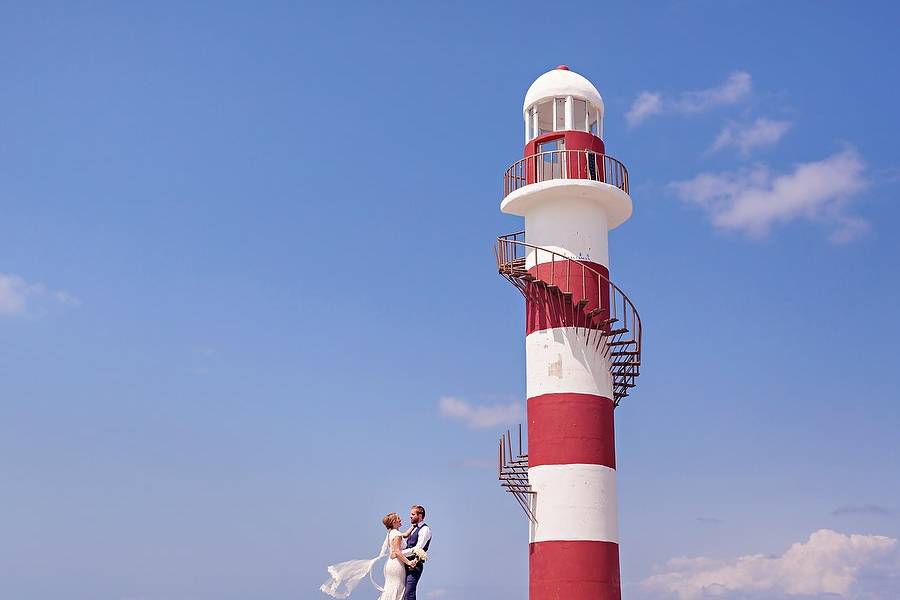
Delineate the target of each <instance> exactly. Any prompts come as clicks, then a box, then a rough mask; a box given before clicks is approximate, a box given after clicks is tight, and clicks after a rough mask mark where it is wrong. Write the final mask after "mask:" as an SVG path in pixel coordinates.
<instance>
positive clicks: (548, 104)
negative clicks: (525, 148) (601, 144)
mask: <svg viewBox="0 0 900 600" xmlns="http://www.w3.org/2000/svg"><path fill="white" fill-rule="evenodd" d="M525 114H526V119H525V139H526V140H527V141H530V140H533V139H534V138H536V137H538V136H541V135H546V134H548V133H553V132H556V131H566V123H567V122H568V123H571V130H572V131H586V132H589V133H591V134H593V135H595V136H597V137H602V135H603V121H602V119H603V117H602V113H601V111H600V108H599V107H597V106H594V105H593V104H590V103H589V102H588V101H587V100H582V99H581V98H574V97H572V96H569V97H568V98H565V97H555V98H547V99H545V100H541V101H540V102H538V103H536V104H534V105H533V106H531V107H530V108H529V109H528V110H527V111H526V113H525Z"/></svg>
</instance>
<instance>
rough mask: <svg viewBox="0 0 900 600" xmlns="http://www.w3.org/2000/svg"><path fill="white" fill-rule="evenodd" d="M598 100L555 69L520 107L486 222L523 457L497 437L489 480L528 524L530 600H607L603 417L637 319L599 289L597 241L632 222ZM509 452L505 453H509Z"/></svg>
mask: <svg viewBox="0 0 900 600" xmlns="http://www.w3.org/2000/svg"><path fill="white" fill-rule="evenodd" d="M603 110H604V107H603V99H602V98H601V97H600V93H599V92H598V91H597V89H596V88H595V87H594V86H593V85H592V84H591V82H589V81H588V80H587V79H585V78H584V77H582V76H581V75H579V74H577V73H575V72H573V71H571V70H569V68H568V67H566V66H559V67H557V68H556V69H554V70H552V71H550V72H548V73H544V74H543V75H541V76H540V77H538V79H537V80H536V81H535V82H534V83H533V84H532V85H531V87H530V88H529V89H528V92H527V94H526V95H525V105H524V112H523V115H524V120H525V152H524V158H523V159H522V160H520V161H518V162H516V163H515V164H513V165H512V166H511V167H510V168H509V169H508V170H507V172H506V174H505V178H504V198H503V201H502V203H501V205H500V209H501V210H502V211H503V212H505V213H508V214H511V215H517V216H522V217H524V218H525V230H524V231H523V232H518V233H514V234H509V235H505V236H502V237H500V238H498V241H497V260H498V268H499V271H500V273H501V274H502V275H503V276H504V277H506V278H507V279H508V280H509V281H511V282H512V283H513V284H514V285H515V286H516V287H517V288H518V289H519V290H520V291H521V292H522V293H523V295H524V296H525V302H526V324H525V325H526V327H525V332H526V337H525V349H526V372H527V385H526V387H527V396H528V405H527V418H528V426H527V452H526V451H525V450H524V449H523V443H522V440H521V433H520V440H519V442H518V448H515V446H516V443H515V442H514V440H513V436H512V435H510V434H509V433H507V434H506V435H505V436H504V438H503V440H502V441H501V446H500V450H499V453H500V479H501V481H502V483H503V485H504V486H505V487H506V488H507V490H508V491H510V492H512V493H513V494H514V495H515V496H516V499H517V500H518V501H519V503H520V505H521V506H522V508H523V509H524V510H525V512H526V514H527V515H528V517H529V519H530V522H531V524H530V535H529V542H530V544H529V567H530V582H529V589H530V600H559V599H566V600H601V599H602V600H607V599H609V600H612V599H616V600H618V599H619V598H621V589H620V583H619V531H618V509H617V501H616V453H615V434H614V426H613V414H614V409H615V408H616V406H618V404H619V401H620V400H621V399H622V398H624V397H625V396H627V395H628V392H629V390H630V389H631V388H632V387H634V383H635V378H636V377H637V375H638V374H639V368H640V352H641V327H640V318H639V316H638V313H637V311H636V310H635V308H634V305H633V304H632V303H631V301H630V300H629V299H628V297H627V296H626V295H625V294H624V293H623V292H622V291H621V290H620V289H619V288H618V287H617V286H615V285H614V284H613V283H612V282H611V281H610V279H609V253H608V246H607V240H608V232H609V230H611V229H613V228H615V227H618V226H619V225H621V224H622V223H624V222H625V221H626V220H627V219H628V218H629V217H630V216H631V211H632V204H631V197H630V195H629V192H628V173H627V170H626V169H625V167H624V165H623V164H622V163H620V162H619V161H617V160H615V159H614V158H612V157H610V156H608V155H607V154H606V148H605V144H604V142H603ZM514 448H515V449H514Z"/></svg>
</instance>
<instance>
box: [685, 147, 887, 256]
mask: <svg viewBox="0 0 900 600" xmlns="http://www.w3.org/2000/svg"><path fill="white" fill-rule="evenodd" d="M864 171H865V163H864V162H863V160H862V157H860V155H859V154H858V153H857V152H856V150H854V149H852V148H848V149H846V150H844V151H842V152H839V153H837V154H834V155H832V156H829V157H827V158H825V159H823V160H820V161H816V162H810V163H804V164H800V165H797V167H796V168H794V170H793V171H792V172H790V173H787V174H781V175H779V174H775V173H772V172H771V171H770V170H769V169H768V168H767V167H765V166H762V165H758V166H756V167H754V168H752V169H742V170H738V171H726V172H721V173H701V174H700V175H697V176H696V177H694V178H693V179H690V180H687V181H676V182H673V183H671V184H669V187H670V189H672V190H673V191H674V193H675V194H676V195H677V196H678V197H679V198H680V199H681V200H682V201H684V202H686V203H688V204H692V205H695V206H699V207H701V208H702V209H704V210H705V211H706V212H707V213H708V214H709V216H710V219H711V220H712V223H713V225H714V226H715V227H717V228H719V229H723V230H731V231H738V232H742V233H745V234H747V235H749V236H751V237H755V238H759V237H763V236H765V235H766V234H767V233H768V232H769V231H770V229H771V228H772V226H773V225H775V224H779V223H788V222H790V221H794V220H807V221H816V222H822V223H826V224H828V225H829V226H830V228H831V230H832V231H831V234H830V236H829V239H830V240H831V241H832V242H834V243H846V242H849V241H852V240H853V239H856V238H857V237H858V236H859V235H861V234H862V233H865V232H866V231H867V230H868V229H869V224H868V222H866V221H865V220H864V219H862V218H861V217H858V216H855V215H852V214H849V213H848V212H847V204H848V203H849V202H850V201H852V200H853V199H854V197H855V196H856V195H857V194H859V192H861V191H862V190H864V189H865V188H866V187H867V185H868V181H867V179H866V177H865V176H864Z"/></svg>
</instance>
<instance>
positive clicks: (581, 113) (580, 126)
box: [572, 98, 588, 131]
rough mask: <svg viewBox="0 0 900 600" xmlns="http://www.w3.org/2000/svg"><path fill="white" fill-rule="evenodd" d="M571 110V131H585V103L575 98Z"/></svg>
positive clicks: (586, 128)
mask: <svg viewBox="0 0 900 600" xmlns="http://www.w3.org/2000/svg"><path fill="white" fill-rule="evenodd" d="M572 110H573V114H572V129H575V130H577V131H587V130H588V127H587V101H585V100H579V99H578V98H575V99H574V103H573V106H572Z"/></svg>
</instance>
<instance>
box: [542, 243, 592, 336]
mask: <svg viewBox="0 0 900 600" xmlns="http://www.w3.org/2000/svg"><path fill="white" fill-rule="evenodd" d="M582 265H586V266H587V267H590V268H592V269H594V270H595V271H598V272H599V273H600V274H601V275H602V276H603V277H605V278H606V279H603V277H598V276H597V274H596V273H593V272H591V271H588V270H587V269H584V268H582ZM528 273H529V274H530V275H531V276H532V277H535V278H537V279H538V280H540V281H541V282H543V283H544V284H546V285H539V284H535V283H534V282H532V283H529V284H527V286H526V289H525V331H526V333H532V332H534V331H542V330H544V329H550V328H553V327H585V326H586V325H588V322H587V319H586V318H585V315H586V314H587V313H588V312H589V311H592V310H594V309H595V308H597V307H598V306H601V302H602V306H603V307H604V308H606V309H607V311H608V310H609V284H608V281H609V269H607V268H606V267H604V266H603V265H601V264H599V263H594V262H587V261H577V260H571V261H554V262H546V263H540V264H538V265H535V266H534V267H532V268H530V269H529V270H528ZM547 286H556V287H557V288H558V290H551V289H550V288H548V287H547ZM561 292H572V300H571V301H566V300H565V299H564V297H563V295H562V294H561ZM582 299H584V300H587V304H586V305H585V306H584V307H583V308H582V309H581V310H576V307H575V304H577V303H578V301H579V300H582ZM607 317H608V315H603V314H602V313H601V314H600V315H597V316H595V318H594V319H593V321H594V322H599V321H600V320H602V319H604V318H607Z"/></svg>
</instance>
